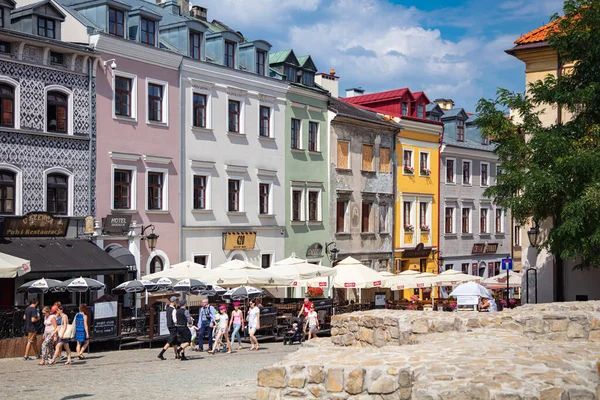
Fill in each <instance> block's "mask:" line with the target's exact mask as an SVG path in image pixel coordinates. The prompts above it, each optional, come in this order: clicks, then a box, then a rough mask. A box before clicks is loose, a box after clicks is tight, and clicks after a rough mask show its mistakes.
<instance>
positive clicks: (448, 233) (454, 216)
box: [444, 204, 457, 235]
mask: <svg viewBox="0 0 600 400" xmlns="http://www.w3.org/2000/svg"><path fill="white" fill-rule="evenodd" d="M447 208H451V209H452V228H451V232H446V209H447ZM456 209H457V207H456V206H455V205H450V204H445V205H444V235H456V234H457V229H456Z"/></svg>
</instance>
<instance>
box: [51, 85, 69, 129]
mask: <svg viewBox="0 0 600 400" xmlns="http://www.w3.org/2000/svg"><path fill="white" fill-rule="evenodd" d="M47 103H48V104H47V119H46V120H47V123H48V126H47V131H48V132H60V133H67V129H68V121H67V115H68V97H67V95H65V94H63V93H60V92H48V99H47Z"/></svg>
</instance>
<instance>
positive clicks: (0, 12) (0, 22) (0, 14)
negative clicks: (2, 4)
mask: <svg viewBox="0 0 600 400" xmlns="http://www.w3.org/2000/svg"><path fill="white" fill-rule="evenodd" d="M0 28H4V10H3V9H0Z"/></svg>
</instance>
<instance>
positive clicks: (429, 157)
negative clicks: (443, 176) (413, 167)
mask: <svg viewBox="0 0 600 400" xmlns="http://www.w3.org/2000/svg"><path fill="white" fill-rule="evenodd" d="M423 153H424V154H427V165H426V168H427V170H428V171H429V175H421V154H423ZM419 176H425V177H428V176H431V153H430V152H428V151H423V150H419Z"/></svg>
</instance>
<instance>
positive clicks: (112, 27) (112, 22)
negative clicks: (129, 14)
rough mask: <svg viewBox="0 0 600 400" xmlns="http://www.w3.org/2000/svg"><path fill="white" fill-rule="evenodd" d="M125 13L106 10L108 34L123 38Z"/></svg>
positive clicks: (110, 9) (112, 9)
mask: <svg viewBox="0 0 600 400" xmlns="http://www.w3.org/2000/svg"><path fill="white" fill-rule="evenodd" d="M124 21H125V13H124V12H123V11H121V10H116V9H114V8H109V9H108V33H110V34H111V35H115V36H120V37H124V32H125V28H124Z"/></svg>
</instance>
